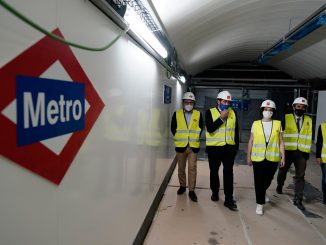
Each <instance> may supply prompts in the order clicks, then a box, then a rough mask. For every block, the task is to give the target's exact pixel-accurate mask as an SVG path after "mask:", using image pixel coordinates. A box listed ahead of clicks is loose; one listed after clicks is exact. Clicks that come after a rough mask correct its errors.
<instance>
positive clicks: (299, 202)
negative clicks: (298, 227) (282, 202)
mask: <svg viewBox="0 0 326 245" xmlns="http://www.w3.org/2000/svg"><path fill="white" fill-rule="evenodd" d="M293 205H295V206H297V207H298V209H300V210H301V211H305V210H306V208H305V207H304V206H303V204H302V202H301V201H298V200H294V201H293Z"/></svg>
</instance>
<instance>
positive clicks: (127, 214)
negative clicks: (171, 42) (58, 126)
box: [0, 0, 183, 245]
mask: <svg viewBox="0 0 326 245" xmlns="http://www.w3.org/2000/svg"><path fill="white" fill-rule="evenodd" d="M8 2H9V3H10V4H11V5H13V6H14V7H15V8H17V10H19V11H20V12H22V13H23V14H25V15H26V16H28V17H30V18H31V19H32V20H33V21H35V22H37V23H39V24H40V25H42V26H43V27H45V28H46V29H47V30H53V29H55V28H57V27H59V28H60V30H61V32H62V33H63V35H64V36H65V38H66V39H68V40H73V41H75V42H78V43H82V44H85V45H89V46H95V47H98V46H103V45H104V44H107V43H109V42H110V41H111V40H112V39H113V38H115V37H116V35H117V34H118V33H119V32H120V30H119V29H118V28H117V27H116V26H115V24H114V23H112V22H111V20H110V19H108V18H107V17H106V16H104V15H103V14H102V13H101V12H100V11H99V10H98V9H96V8H95V7H94V6H93V5H92V4H91V3H90V2H88V1H82V0H70V1H62V0H56V1H53V0H29V1H19V0H13V1H8ZM43 37H44V35H43V34H41V33H39V32H38V31H36V30H34V29H32V28H31V27H29V26H27V25H26V24H25V23H22V22H21V21H20V20H18V19H17V18H16V17H14V16H12V15H11V14H10V13H8V12H7V11H6V10H4V9H3V8H2V7H0V38H1V42H0V52H1V56H0V69H1V67H2V66H3V65H5V64H6V63H8V62H9V61H11V60H12V59H14V58H15V57H16V56H17V55H19V54H20V53H21V52H23V51H24V50H26V49H27V48H29V47H30V46H31V45H33V44H34V43H35V42H37V41H38V40H40V39H41V38H43ZM72 50H73V53H74V55H75V56H76V58H77V60H78V61H79V63H80V65H81V66H82V68H83V69H84V71H85V72H86V74H87V76H88V78H89V79H90V80H91V81H92V84H93V86H94V88H95V89H96V91H97V93H98V94H99V96H100V97H101V99H102V100H103V102H104V104H105V107H104V109H103V111H102V112H101V114H100V116H99V118H98V119H97V121H96V123H95V125H94V126H93V128H92V129H91V131H90V133H89V135H88V136H87V138H86V140H85V142H84V143H83V145H82V147H81V149H80V150H79V152H78V154H77V156H76V157H75V158H74V160H73V162H72V164H71V166H70V168H69V170H68V172H67V173H66V175H65V176H64V178H63V180H62V182H61V183H60V185H59V186H57V185H55V184H53V183H51V182H50V181H48V180H46V179H44V178H42V177H40V176H38V175H36V174H34V173H32V172H30V171H29V170H26V169H25V168H23V167H21V166H19V165H17V164H16V163H14V162H12V161H11V160H8V159H7V158H5V157H4V156H0V196H1V198H0V244H1V245H13V244H15V245H20V244H23V245H44V244H47V245H52V244H53V245H54V244H56V245H58V244H60V245H83V244H85V245H90V244H92V245H100V244H114V245H116V244H131V243H132V241H133V240H134V238H135V236H136V234H137V232H138V230H139V228H140V226H141V224H142V222H143V220H144V218H145V215H146V214H147V211H148V209H149V207H150V205H151V203H152V201H153V199H154V197H155V195H156V193H157V190H158V188H159V185H160V184H161V182H162V180H163V178H164V176H165V174H166V171H167V170H168V168H169V167H170V163H171V162H172V159H173V157H174V151H173V146H171V143H172V139H171V136H170V132H169V124H170V118H171V115H172V113H173V111H174V110H175V109H176V108H178V107H179V104H180V103H179V101H180V100H181V94H182V90H183V88H182V86H181V85H180V84H178V83H176V82H175V81H172V80H171V81H169V80H168V79H167V78H166V73H165V69H164V68H163V67H162V66H161V65H160V64H158V62H156V61H155V60H154V59H153V58H152V57H150V56H149V55H148V54H147V53H145V52H144V51H142V50H141V49H140V48H139V47H138V46H136V45H135V44H134V43H133V41H131V40H129V38H128V37H123V38H122V39H120V40H119V41H118V42H117V43H116V44H114V46H113V47H112V48H110V49H108V50H106V51H103V52H89V51H84V50H80V49H76V48H72ZM35 59H37V57H35ZM61 72H62V70H60V69H54V71H53V72H52V73H51V74H52V76H53V77H52V78H57V77H62V76H64V74H60V73H61ZM0 79H1V78H0ZM164 84H166V85H169V86H170V87H172V89H173V91H172V95H173V96H172V104H170V105H164V104H163V85H164ZM0 113H1V112H0ZM157 115H159V119H158V120H157V121H155V118H156V116H157ZM152 119H153V120H152ZM2 130H4V129H2V128H1V130H0V131H2ZM157 132H158V133H159V135H160V136H161V138H160V139H159V143H157V142H156V143H155V142H154V141H153V140H154V139H153V137H152V136H156V133H157ZM4 143H5V142H3V141H1V144H4ZM53 144H60V143H59V142H55V143H53ZM44 163H45V164H46V159H44Z"/></svg>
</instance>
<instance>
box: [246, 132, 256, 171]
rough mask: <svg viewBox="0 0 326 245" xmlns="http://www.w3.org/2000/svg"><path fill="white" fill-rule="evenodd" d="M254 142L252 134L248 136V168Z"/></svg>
mask: <svg viewBox="0 0 326 245" xmlns="http://www.w3.org/2000/svg"><path fill="white" fill-rule="evenodd" d="M253 142H254V134H253V133H251V134H250V138H249V141H248V148H247V164H248V165H249V166H252V161H251V151H252V144H253Z"/></svg>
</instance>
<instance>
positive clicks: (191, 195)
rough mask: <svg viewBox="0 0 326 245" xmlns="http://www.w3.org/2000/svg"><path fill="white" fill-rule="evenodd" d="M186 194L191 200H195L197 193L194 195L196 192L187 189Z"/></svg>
mask: <svg viewBox="0 0 326 245" xmlns="http://www.w3.org/2000/svg"><path fill="white" fill-rule="evenodd" d="M188 195H189V197H190V199H191V201H193V202H197V195H196V193H195V192H194V191H189V194H188Z"/></svg>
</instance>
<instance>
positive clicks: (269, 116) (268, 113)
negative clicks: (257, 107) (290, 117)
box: [263, 111, 273, 119]
mask: <svg viewBox="0 0 326 245" xmlns="http://www.w3.org/2000/svg"><path fill="white" fill-rule="evenodd" d="M272 116H273V112H272V111H263V117H264V118H266V119H271V118H272Z"/></svg>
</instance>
